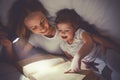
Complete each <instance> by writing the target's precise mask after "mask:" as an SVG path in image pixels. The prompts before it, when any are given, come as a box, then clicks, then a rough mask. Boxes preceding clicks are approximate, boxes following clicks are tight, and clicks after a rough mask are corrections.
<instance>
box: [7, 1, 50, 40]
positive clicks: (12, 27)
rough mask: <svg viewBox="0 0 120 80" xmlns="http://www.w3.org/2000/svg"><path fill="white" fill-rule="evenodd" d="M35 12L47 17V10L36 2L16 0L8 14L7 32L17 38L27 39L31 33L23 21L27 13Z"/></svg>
mask: <svg viewBox="0 0 120 80" xmlns="http://www.w3.org/2000/svg"><path fill="white" fill-rule="evenodd" d="M35 11H41V12H42V13H43V14H44V15H45V16H47V15H48V12H47V10H46V9H45V8H44V6H43V5H42V3H41V2H40V1H38V0H16V1H15V2H14V3H13V5H12V7H11V9H10V10H9V14H8V24H7V25H8V26H9V31H11V32H15V33H16V34H17V35H18V36H19V37H24V38H28V37H29V35H30V33H31V32H30V31H29V30H27V28H26V27H25V25H24V19H25V17H26V16H28V14H29V13H31V12H35Z"/></svg>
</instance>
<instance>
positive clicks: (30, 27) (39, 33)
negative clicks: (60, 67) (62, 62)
mask: <svg viewBox="0 0 120 80" xmlns="http://www.w3.org/2000/svg"><path fill="white" fill-rule="evenodd" d="M14 14H16V15H14ZM8 22H9V23H8V25H9V26H10V28H11V27H15V28H14V29H15V30H16V32H17V35H18V37H19V38H20V40H19V41H18V42H17V43H16V44H15V49H16V50H17V51H16V52H18V53H20V54H19V57H24V56H25V55H26V54H27V53H28V52H29V51H30V50H31V49H32V48H33V47H38V48H40V49H42V50H45V51H47V52H49V53H54V54H62V51H61V49H60V48H59V43H60V39H59V37H58V32H57V30H56V29H55V25H54V23H53V21H52V18H50V17H49V14H48V12H47V10H46V9H45V8H44V6H43V5H42V4H41V3H40V2H39V1H38V0H18V1H16V2H15V3H14V4H13V6H12V8H11V9H10V13H9V20H8ZM11 29H13V28H11ZM21 49H22V50H21Z"/></svg>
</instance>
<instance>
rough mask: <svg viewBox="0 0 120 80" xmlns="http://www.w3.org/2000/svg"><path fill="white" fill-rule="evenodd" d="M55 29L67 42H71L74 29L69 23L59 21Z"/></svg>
mask: <svg viewBox="0 0 120 80" xmlns="http://www.w3.org/2000/svg"><path fill="white" fill-rule="evenodd" d="M57 29H58V32H59V36H60V37H61V38H62V39H63V40H64V41H67V42H68V43H71V42H73V38H74V33H75V30H74V29H73V27H72V26H71V25H70V24H69V23H59V24H57Z"/></svg>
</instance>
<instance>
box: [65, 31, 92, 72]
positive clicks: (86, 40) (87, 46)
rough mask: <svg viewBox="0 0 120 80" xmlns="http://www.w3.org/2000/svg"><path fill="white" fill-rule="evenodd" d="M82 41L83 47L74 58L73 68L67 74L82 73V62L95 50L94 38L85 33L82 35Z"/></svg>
mask: <svg viewBox="0 0 120 80" xmlns="http://www.w3.org/2000/svg"><path fill="white" fill-rule="evenodd" d="M82 40H83V45H82V47H81V48H80V50H79V52H78V53H76V55H75V56H74V58H73V60H72V63H71V67H70V69H69V70H68V71H67V73H71V72H72V73H73V72H80V70H81V69H80V67H81V60H82V59H83V58H84V57H85V56H86V55H88V54H89V52H90V51H91V50H92V48H93V40H92V38H91V37H90V36H89V34H88V33H86V32H83V33H82Z"/></svg>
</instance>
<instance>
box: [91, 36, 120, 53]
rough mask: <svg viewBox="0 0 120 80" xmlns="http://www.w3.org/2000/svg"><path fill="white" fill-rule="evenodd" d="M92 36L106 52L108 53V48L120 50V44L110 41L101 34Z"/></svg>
mask: <svg viewBox="0 0 120 80" xmlns="http://www.w3.org/2000/svg"><path fill="white" fill-rule="evenodd" d="M92 38H93V40H94V41H95V42H96V43H98V44H100V46H101V49H102V52H103V53H104V54H105V53H106V50H107V49H108V48H110V49H114V50H116V51H118V52H120V46H119V45H117V44H115V43H114V42H111V41H108V40H106V39H104V38H102V37H100V36H97V35H92Z"/></svg>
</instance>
